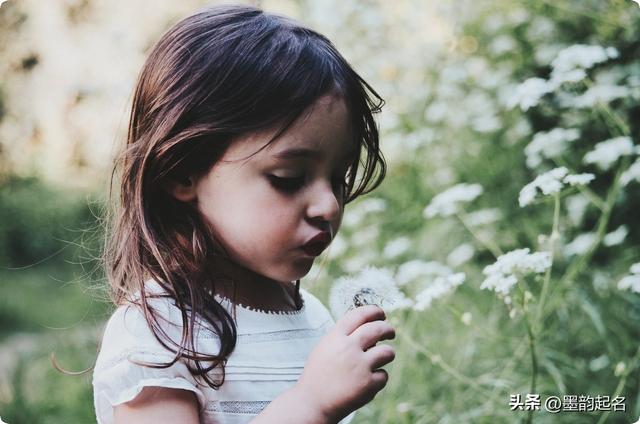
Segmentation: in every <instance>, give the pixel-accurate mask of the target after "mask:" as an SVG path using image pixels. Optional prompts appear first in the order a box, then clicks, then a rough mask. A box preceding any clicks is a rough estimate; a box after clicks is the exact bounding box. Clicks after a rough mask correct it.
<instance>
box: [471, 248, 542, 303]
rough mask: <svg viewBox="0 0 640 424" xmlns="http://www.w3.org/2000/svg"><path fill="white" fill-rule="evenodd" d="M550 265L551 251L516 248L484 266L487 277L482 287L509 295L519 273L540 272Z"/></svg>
mask: <svg viewBox="0 0 640 424" xmlns="http://www.w3.org/2000/svg"><path fill="white" fill-rule="evenodd" d="M549 267H551V254H550V253H549V252H534V253H529V249H528V248H524V249H516V250H513V251H511V252H508V253H505V254H504V255H501V256H499V257H498V259H497V260H496V262H495V263H494V264H492V265H487V266H486V267H485V268H484V270H483V271H482V272H483V274H485V275H486V276H487V278H486V279H485V280H484V281H483V282H482V284H481V285H480V288H481V289H489V290H494V291H495V292H496V293H500V294H502V295H507V294H508V293H509V291H510V290H511V288H512V287H513V286H514V285H515V284H516V283H517V282H518V277H517V275H518V274H520V275H526V274H529V273H537V274H540V273H543V272H545V271H546V270H547V269H548V268H549Z"/></svg>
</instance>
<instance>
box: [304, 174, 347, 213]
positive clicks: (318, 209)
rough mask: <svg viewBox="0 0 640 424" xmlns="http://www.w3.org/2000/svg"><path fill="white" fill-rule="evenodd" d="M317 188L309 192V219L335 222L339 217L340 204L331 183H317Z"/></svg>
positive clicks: (337, 194) (338, 194)
mask: <svg viewBox="0 0 640 424" xmlns="http://www.w3.org/2000/svg"><path fill="white" fill-rule="evenodd" d="M317 187H318V188H317V189H316V190H313V191H312V192H311V198H310V200H309V204H308V207H307V215H308V217H309V219H311V220H314V221H328V222H335V221H336V220H337V219H339V218H340V212H341V206H340V201H339V200H338V196H340V195H341V194H340V193H336V192H335V191H334V189H333V187H331V184H324V183H323V184H318V186H317Z"/></svg>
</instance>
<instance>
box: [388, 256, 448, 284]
mask: <svg viewBox="0 0 640 424" xmlns="http://www.w3.org/2000/svg"><path fill="white" fill-rule="evenodd" d="M450 274H453V271H452V270H451V268H449V267H448V266H446V265H442V264H441V263H439V262H435V261H430V262H425V261H421V260H419V259H413V260H411V261H408V262H405V263H403V264H402V265H400V266H399V267H398V270H397V271H396V281H397V283H398V285H400V286H403V285H406V284H408V283H409V282H411V281H414V280H416V279H417V278H419V277H428V276H434V275H435V276H443V275H450Z"/></svg>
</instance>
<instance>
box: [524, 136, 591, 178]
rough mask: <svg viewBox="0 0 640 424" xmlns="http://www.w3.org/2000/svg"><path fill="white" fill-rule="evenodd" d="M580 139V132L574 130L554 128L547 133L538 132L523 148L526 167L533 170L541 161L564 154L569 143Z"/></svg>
mask: <svg viewBox="0 0 640 424" xmlns="http://www.w3.org/2000/svg"><path fill="white" fill-rule="evenodd" d="M578 137H580V131H578V130H577V129H575V128H566V129H565V128H554V129H552V130H551V131H548V132H539V133H537V134H536V135H534V136H533V140H532V141H531V143H529V144H528V145H527V147H525V148H524V153H525V155H526V156H527V166H528V167H529V168H535V167H537V166H539V165H540V164H541V163H542V160H543V159H545V158H546V159H551V158H557V157H559V156H560V155H562V154H563V153H564V151H565V150H566V148H567V144H568V143H569V142H572V141H575V140H577V139H578Z"/></svg>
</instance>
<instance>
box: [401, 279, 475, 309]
mask: <svg viewBox="0 0 640 424" xmlns="http://www.w3.org/2000/svg"><path fill="white" fill-rule="evenodd" d="M464 280H465V274H464V272H459V273H457V274H451V275H447V276H445V277H437V278H436V279H435V280H433V281H431V282H430V283H428V284H427V286H426V287H425V288H424V289H423V290H422V291H421V292H420V293H418V295H417V296H416V302H415V304H414V305H413V309H414V310H416V311H424V310H425V309H427V308H428V307H429V306H430V305H431V302H433V301H434V300H435V299H438V298H440V297H442V296H444V295H445V294H447V293H449V292H451V291H452V290H453V289H454V288H455V287H457V286H459V285H460V284H462V283H463V282H464Z"/></svg>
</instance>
